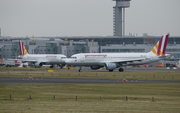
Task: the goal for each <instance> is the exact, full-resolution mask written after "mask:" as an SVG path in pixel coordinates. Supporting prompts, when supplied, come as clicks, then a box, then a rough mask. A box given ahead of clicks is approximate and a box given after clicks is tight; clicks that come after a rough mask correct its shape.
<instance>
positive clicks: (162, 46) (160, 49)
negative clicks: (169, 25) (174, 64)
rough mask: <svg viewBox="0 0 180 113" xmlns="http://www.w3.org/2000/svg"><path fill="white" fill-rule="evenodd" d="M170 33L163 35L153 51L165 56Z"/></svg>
mask: <svg viewBox="0 0 180 113" xmlns="http://www.w3.org/2000/svg"><path fill="white" fill-rule="evenodd" d="M168 37H169V34H166V35H163V36H162V37H161V39H160V40H159V41H158V42H157V44H156V45H155V46H154V48H153V49H152V50H151V52H152V53H153V54H155V55H157V56H165V55H166V54H165V53H166V46H167V41H168Z"/></svg>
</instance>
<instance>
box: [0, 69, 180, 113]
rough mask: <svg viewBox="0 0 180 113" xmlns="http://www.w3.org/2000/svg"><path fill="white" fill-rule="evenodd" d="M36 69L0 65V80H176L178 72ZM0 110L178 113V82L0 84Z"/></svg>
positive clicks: (48, 112) (179, 88) (179, 77)
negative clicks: (49, 70) (52, 71)
mask: <svg viewBox="0 0 180 113" xmlns="http://www.w3.org/2000/svg"><path fill="white" fill-rule="evenodd" d="M6 69H7V70H6ZM38 69H39V68H38ZM38 69H32V70H31V69H18V68H4V69H3V68H0V71H5V73H0V79H1V78H28V77H29V76H31V77H33V78H83V79H114V80H120V79H123V78H126V79H128V80H162V81H180V74H179V73H178V72H123V73H119V72H81V73H79V72H71V71H70V72H59V73H48V72H47V70H48V69H40V71H43V72H39V73H37V72H33V71H39V70H38ZM57 70H60V69H57ZM9 71H11V72H9ZM14 71H20V72H18V73H17V72H14ZM25 71H30V72H28V73H27V72H25ZM31 71H32V72H31ZM45 71H46V72H45ZM10 95H11V98H10ZM30 96H31V98H32V99H30ZM76 96H77V100H76ZM126 97H127V98H128V100H127V101H126ZM152 98H154V101H153V100H152ZM0 112H7V113H15V112H17V113H19V112H23V113H24V112H28V113H29V112H36V113H37V112H43V113H50V112H51V113H56V112H65V113H66V112H68V113H72V112H73V113H79V112H82V113H84V112H93V113H94V112H103V113H104V112H107V113H111V112H118V113H119V112H125V113H152V112H153V113H159V112H161V113H178V112H180V84H104V85H99V84H92V85H85V84H83V85H82V84H61V85H0Z"/></svg>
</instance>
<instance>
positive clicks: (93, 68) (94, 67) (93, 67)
mask: <svg viewBox="0 0 180 113" xmlns="http://www.w3.org/2000/svg"><path fill="white" fill-rule="evenodd" d="M102 67H103V66H91V69H92V70H97V69H99V68H102Z"/></svg>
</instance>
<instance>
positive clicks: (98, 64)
mask: <svg viewBox="0 0 180 113" xmlns="http://www.w3.org/2000/svg"><path fill="white" fill-rule="evenodd" d="M168 37H169V34H166V35H163V36H162V38H161V39H160V40H159V41H158V42H157V44H156V45H155V46H154V48H153V49H152V50H151V51H150V52H148V53H80V54H75V55H72V56H71V57H70V58H68V59H66V64H67V65H72V66H79V67H80V68H79V72H81V71H82V69H81V68H82V66H89V67H90V68H91V69H92V70H96V69H100V68H102V67H105V68H106V70H109V72H112V71H113V70H114V69H116V68H119V72H123V71H124V69H123V68H122V66H132V65H142V64H148V63H152V62H156V61H158V60H162V59H165V58H169V57H170V56H171V55H169V54H165V51H166V46H167V41H168Z"/></svg>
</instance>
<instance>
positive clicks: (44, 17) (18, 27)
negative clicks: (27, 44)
mask: <svg viewBox="0 0 180 113" xmlns="http://www.w3.org/2000/svg"><path fill="white" fill-rule="evenodd" d="M113 6H115V2H114V1H112V0H0V28H1V36H12V37H19V36H20V37H25V36H29V37H32V36H33V35H34V36H35V37H39V36H44V37H45V36H110V35H113ZM125 18H126V24H125V25H126V27H125V28H126V35H129V33H133V34H138V36H142V35H143V33H148V34H149V35H153V36H160V35H162V34H165V33H167V32H169V33H170V35H171V36H180V0H132V1H131V6H130V8H128V9H126V17H125Z"/></svg>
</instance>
